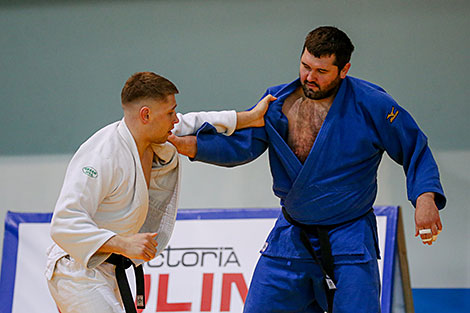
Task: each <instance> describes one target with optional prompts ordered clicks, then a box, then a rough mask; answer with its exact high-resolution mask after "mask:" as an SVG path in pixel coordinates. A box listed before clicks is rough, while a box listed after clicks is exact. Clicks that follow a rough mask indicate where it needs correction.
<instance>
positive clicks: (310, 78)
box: [307, 71, 317, 82]
mask: <svg viewBox="0 0 470 313" xmlns="http://www.w3.org/2000/svg"><path fill="white" fill-rule="evenodd" d="M307 81H309V82H316V81H317V77H316V75H315V72H314V71H310V72H308V75H307Z"/></svg>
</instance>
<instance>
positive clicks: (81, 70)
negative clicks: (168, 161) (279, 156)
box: [0, 0, 470, 312]
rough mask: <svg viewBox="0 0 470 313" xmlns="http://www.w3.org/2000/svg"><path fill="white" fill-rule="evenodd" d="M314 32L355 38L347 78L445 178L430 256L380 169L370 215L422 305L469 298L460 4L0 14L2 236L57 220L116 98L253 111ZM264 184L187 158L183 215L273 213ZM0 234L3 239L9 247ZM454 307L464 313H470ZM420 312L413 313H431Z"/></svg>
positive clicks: (103, 4)
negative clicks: (20, 225)
mask: <svg viewBox="0 0 470 313" xmlns="http://www.w3.org/2000/svg"><path fill="white" fill-rule="evenodd" d="M321 25H334V26H337V27H338V28H340V29H342V30H343V31H345V32H346V33H347V34H348V35H349V36H350V38H351V40H352V41H353V43H354V45H355V47H356V50H355V52H354V54H353V57H352V60H351V63H352V67H351V70H350V72H349V73H350V75H351V76H355V77H359V78H362V79H366V80H369V81H371V82H374V83H376V84H378V85H380V86H382V87H383V88H384V89H385V90H387V92H389V93H390V94H391V95H392V96H393V97H394V98H395V100H397V101H398V103H400V105H402V106H403V107H405V108H406V109H407V110H408V111H409V112H410V113H411V114H412V115H413V117H414V118H415V119H416V120H417V122H418V124H419V125H420V127H421V128H422V130H423V131H424V132H425V133H426V135H427V136H428V138H429V144H430V146H431V149H432V151H433V153H434V156H435V158H436V160H437V162H438V164H439V167H440V172H441V178H442V183H443V186H444V189H445V192H446V196H447V198H448V203H447V207H446V208H445V209H444V210H443V211H442V212H441V218H442V222H443V225H444V229H443V232H442V234H441V235H440V236H439V239H438V241H437V242H436V243H435V245H433V246H432V247H428V246H424V245H422V244H421V242H420V240H418V239H416V238H415V237H414V220H413V214H414V212H413V210H414V209H413V208H412V206H411V205H410V204H409V202H408V200H407V199H406V189H405V177H404V174H403V170H402V169H401V167H399V166H398V165H396V164H395V163H393V161H391V160H390V159H389V158H388V157H387V156H385V157H384V160H383V162H382V165H381V168H380V173H379V195H378V199H377V203H376V204H378V205H380V204H384V205H400V206H402V208H403V212H404V222H405V232H406V243H407V248H408V260H409V265H410V275H411V284H412V287H413V289H414V295H415V299H418V298H419V297H422V295H423V294H425V292H426V291H436V290H438V291H439V290H440V291H441V293H437V294H438V295H439V294H441V295H443V294H445V292H446V290H458V292H459V294H460V295H469V294H470V293H469V290H470V275H469V273H470V245H469V244H468V241H467V240H468V238H470V231H469V229H470V228H469V227H468V224H469V222H470V217H469V202H470V196H469V194H470V193H469V190H470V139H469V135H470V126H469V122H468V120H469V117H470V105H469V103H468V102H469V100H468V99H470V91H469V90H470V88H469V87H468V86H467V84H468V83H467V74H468V73H469V72H470V66H469V62H468V57H469V49H470V36H469V34H468V33H469V31H470V2H468V1H464V0H460V1H459V0H447V1H439V0H413V1H399V0H390V1H366V0H356V1H345V0H330V1H312V0H310V1H307V0H302V1H300V0H299V1H279V0H270V1H268V0H257V1H256V0H255V1H249V0H238V1H215V0H191V1H190V0H174V1H169V0H160V1H124V0H122V1H83V0H82V1H73V0H62V1H61V0H53V1H52V0H50V1H46V0H36V1H32V0H31V1H26V0H16V1H4V0H0V29H1V32H0V95H1V99H0V105H1V111H0V112H1V113H0V174H1V176H0V221H1V222H2V225H3V222H4V217H5V214H6V212H7V211H8V210H10V211H15V212H52V210H53V208H54V205H55V201H56V199H57V196H58V194H59V191H60V188H61V185H62V180H63V177H64V174H65V169H66V166H67V164H68V162H69V160H70V158H71V156H72V154H73V153H74V152H75V150H76V149H77V148H78V147H79V145H80V144H81V143H82V142H83V141H85V140H86V139H87V138H88V137H89V136H90V135H92V134H93V133H94V132H95V131H96V130H98V129H99V128H101V127H103V126H104V125H106V124H109V123H111V122H114V121H116V120H118V119H120V118H121V117H122V112H121V107H120V91H121V88H122V86H123V84H124V82H125V81H126V79H127V78H128V77H129V76H130V75H132V74H133V73H134V72H138V71H147V70H148V71H154V72H156V73H158V74H161V75H163V76H165V77H167V78H168V79H170V80H171V81H173V82H174V83H175V84H176V85H177V87H178V88H179V90H180V94H179V95H177V102H178V110H179V111H180V112H182V113H185V112H189V111H199V110H220V109H236V110H244V109H247V108H249V107H251V106H252V105H254V104H255V103H256V102H257V101H258V99H259V98H260V97H261V95H262V94H263V93H264V91H265V89H266V88H267V87H269V86H272V85H277V84H281V83H286V82H290V81H292V80H294V79H295V78H296V77H297V76H298V70H299V57H300V53H301V48H302V45H303V40H304V38H305V35H306V34H307V33H308V32H309V31H310V30H312V29H314V28H316V27H317V26H321ZM271 184H272V181H271V176H270V172H269V167H268V163H267V156H266V154H264V155H263V156H261V157H260V158H259V159H258V160H256V161H255V162H253V163H251V164H248V165H244V166H241V167H238V168H235V169H224V168H218V167H215V166H211V165H206V164H201V163H197V162H196V163H191V162H189V161H188V160H187V159H186V158H184V159H183V184H182V193H181V198H180V207H181V208H269V207H278V206H279V202H278V199H277V198H275V197H274V195H273V193H272V190H271ZM3 234H4V230H3V226H2V228H1V231H0V240H1V241H2V242H3ZM266 235H267V234H266ZM0 246H1V245H0ZM0 249H1V248H0ZM0 252H1V250H0ZM423 292H424V293H423ZM428 295H429V293H428ZM416 297H417V298H416ZM456 299H457V300H456V301H462V304H464V306H465V305H468V298H466V299H465V298H464V297H460V298H456ZM464 301H466V303H464ZM415 302H416V301H415ZM418 302H419V301H418ZM418 302H417V304H416V305H417V312H420V311H419V309H420V308H421V309H422V308H424V306H425V305H426V304H425V303H424V302H423V303H418ZM430 303H431V302H430ZM418 306H420V307H418ZM428 312H430V311H428ZM431 312H432V311H431Z"/></svg>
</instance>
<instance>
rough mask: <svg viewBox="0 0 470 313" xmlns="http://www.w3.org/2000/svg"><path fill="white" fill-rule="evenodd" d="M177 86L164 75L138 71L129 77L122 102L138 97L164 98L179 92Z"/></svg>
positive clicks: (123, 90)
mask: <svg viewBox="0 0 470 313" xmlns="http://www.w3.org/2000/svg"><path fill="white" fill-rule="evenodd" d="M178 92H179V91H178V89H177V88H176V86H175V85H174V84H173V83H172V82H171V81H169V80H168V79H166V78H165V77H163V76H160V75H157V74H155V73H153V72H138V73H135V74H134V75H132V76H131V77H129V79H128V80H127V81H126V83H125V84H124V87H123V88H122V91H121V102H122V104H126V103H130V102H132V101H135V100H138V99H156V100H163V99H165V98H166V97H167V96H169V95H174V94H177V93H178Z"/></svg>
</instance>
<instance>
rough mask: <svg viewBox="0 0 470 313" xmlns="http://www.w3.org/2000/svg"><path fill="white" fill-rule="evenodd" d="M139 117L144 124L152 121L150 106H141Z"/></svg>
mask: <svg viewBox="0 0 470 313" xmlns="http://www.w3.org/2000/svg"><path fill="white" fill-rule="evenodd" d="M139 118H140V120H141V121H142V123H144V124H147V123H148V122H149V121H150V108H149V107H148V106H143V107H141V108H140V110H139Z"/></svg>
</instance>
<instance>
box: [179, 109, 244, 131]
mask: <svg viewBox="0 0 470 313" xmlns="http://www.w3.org/2000/svg"><path fill="white" fill-rule="evenodd" d="M177 116H178V119H179V122H178V123H177V124H175V128H173V131H172V132H173V134H175V135H176V136H186V135H192V134H195V133H196V131H197V130H198V129H199V128H200V127H201V126H202V125H203V124H204V123H205V122H207V123H209V124H211V125H212V126H214V127H215V129H216V130H217V132H218V133H222V134H224V135H227V136H230V135H231V134H233V132H234V131H235V129H236V127H237V112H236V111H233V110H232V111H210V112H191V113H186V114H181V113H177Z"/></svg>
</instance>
